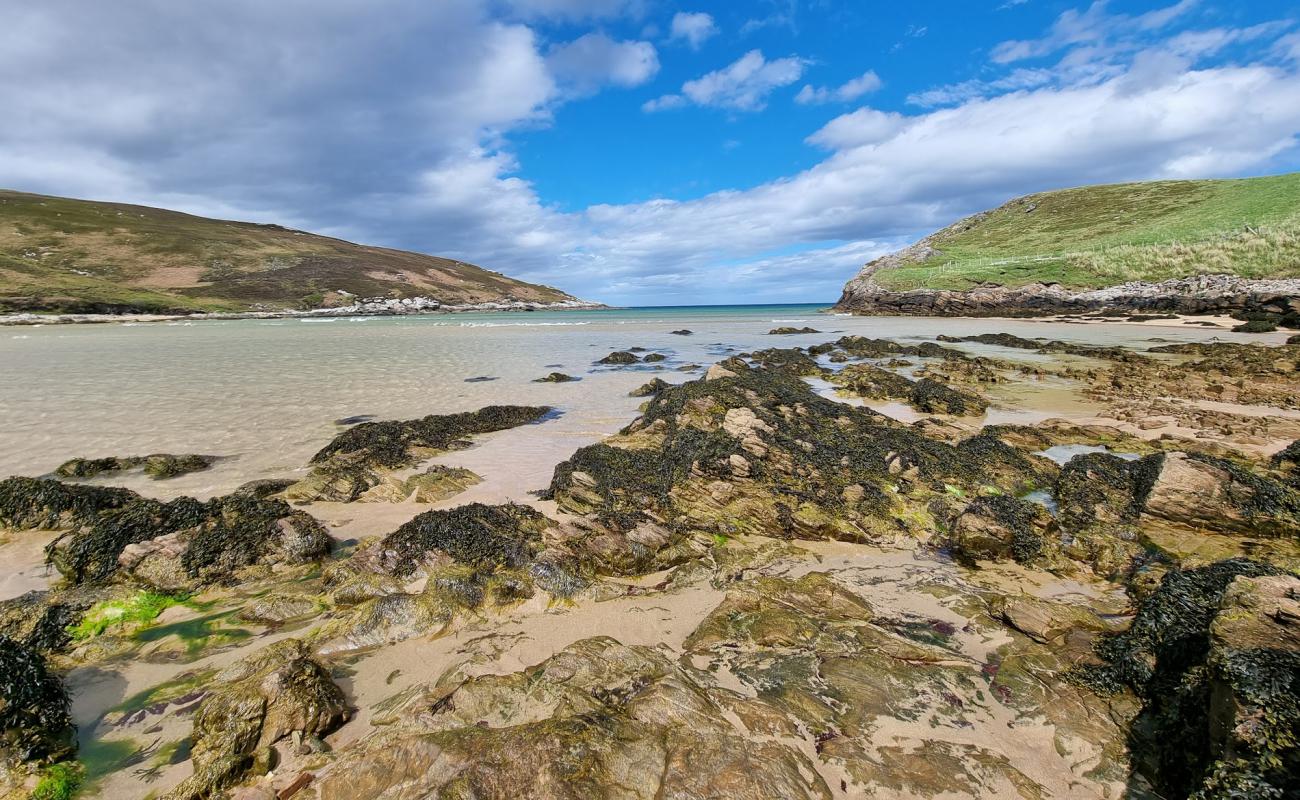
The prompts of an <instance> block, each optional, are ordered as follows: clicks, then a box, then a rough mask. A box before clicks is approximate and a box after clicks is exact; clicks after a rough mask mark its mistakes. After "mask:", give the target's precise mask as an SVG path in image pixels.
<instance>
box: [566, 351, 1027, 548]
mask: <svg viewBox="0 0 1300 800" xmlns="http://www.w3.org/2000/svg"><path fill="white" fill-rule="evenodd" d="M1041 470H1042V467H1040V466H1039V465H1035V464H1034V463H1033V462H1032V460H1031V459H1029V458H1027V457H1026V456H1025V455H1023V454H1021V453H1018V452H1016V451H1015V450H1014V449H1013V448H1010V447H1007V446H1006V445H1003V444H1002V443H1001V442H998V441H996V440H994V439H988V438H981V437H974V438H972V439H970V440H968V441H963V442H960V443H958V444H956V445H954V444H949V443H946V442H940V441H935V440H933V439H930V438H928V437H926V436H924V435H922V434H921V433H918V432H916V431H914V430H911V429H908V428H906V427H904V426H902V425H900V424H899V423H896V422H895V421H893V420H891V419H889V418H887V417H884V416H881V415H878V414H875V413H874V412H871V411H868V410H866V409H862V408H854V407H851V406H847V405H845V404H842V403H837V402H834V401H832V400H827V399H825V398H823V397H820V396H818V395H817V394H816V393H814V392H813V391H812V390H811V389H810V387H809V386H808V384H807V383H805V382H804V381H802V380H800V379H799V378H797V377H794V376H793V375H791V374H789V373H788V372H787V371H785V370H782V369H768V368H757V367H750V366H748V365H747V364H746V363H745V362H743V361H742V360H740V359H731V360H729V361H727V362H724V363H723V364H718V365H714V367H713V368H711V369H710V370H709V373H708V374H707V375H706V376H705V378H704V379H703V380H699V381H692V382H690V383H687V384H684V385H682V386H677V387H672V388H667V389H663V390H661V391H660V392H659V393H658V394H657V395H655V397H654V398H653V399H652V400H651V401H650V403H649V404H648V405H647V407H646V410H645V413H644V415H643V416H642V417H641V418H640V419H638V420H637V421H636V422H634V423H633V424H632V425H630V426H628V427H627V428H625V429H624V430H623V431H622V432H621V433H620V434H619V435H618V436H616V437H612V438H610V439H607V440H605V441H604V442H602V443H600V444H596V445H591V446H589V447H585V448H583V449H581V450H579V451H578V452H576V453H575V454H574V455H573V457H571V458H570V459H569V460H568V461H566V462H564V463H562V464H561V465H560V466H559V467H557V468H556V472H555V476H554V478H553V480H552V483H551V488H550V493H551V496H553V497H554V499H555V500H556V501H557V502H558V503H559V505H560V508H561V509H562V510H564V511H566V512H569V513H571V514H576V515H580V517H581V519H579V520H576V521H574V522H571V523H569V524H566V525H563V526H561V528H560V530H559V532H558V533H557V534H556V539H557V540H560V541H563V542H564V545H565V546H566V547H568V548H570V549H571V550H572V551H573V552H574V553H575V554H577V555H578V558H579V560H580V561H582V562H583V563H590V564H593V565H595V566H596V568H597V569H598V570H599V571H604V572H609V573H613V574H619V573H628V572H633V573H635V572H642V571H649V570H652V569H657V568H663V567H666V566H671V565H672V564H674V563H679V562H680V561H681V560H684V559H688V558H690V557H692V555H693V554H698V553H699V552H700V549H701V547H702V546H703V547H707V544H705V543H707V542H708V541H709V537H712V536H730V535H735V534H742V533H749V534H760V535H764V536H771V537H777V538H800V539H826V538H832V539H842V540H846V541H863V542H865V541H880V540H886V541H888V540H893V539H894V538H895V537H900V536H901V537H905V538H922V539H923V538H927V537H928V536H929V535H930V534H931V533H932V532H933V530H934V528H935V517H936V514H937V515H939V516H940V517H946V515H947V514H948V513H949V510H948V509H947V506H948V504H949V501H950V500H952V499H953V497H954V492H956V493H961V492H963V491H969V492H970V493H971V494H978V493H981V492H982V491H983V487H986V486H989V487H991V486H993V485H994V484H1002V485H1003V489H1002V490H1001V491H1003V492H1004V493H1011V494H1015V493H1018V491H1019V488H1018V487H1021V486H1023V485H1025V484H1026V483H1032V482H1033V481H1035V480H1038V479H1041V478H1042V477H1043V474H1042V472H1041ZM960 487H965V490H963V489H962V488H960Z"/></svg>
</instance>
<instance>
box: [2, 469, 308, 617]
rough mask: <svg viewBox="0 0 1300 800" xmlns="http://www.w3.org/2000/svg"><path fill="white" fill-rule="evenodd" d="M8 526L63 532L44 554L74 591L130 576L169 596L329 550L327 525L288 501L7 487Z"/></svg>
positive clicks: (29, 482)
mask: <svg viewBox="0 0 1300 800" xmlns="http://www.w3.org/2000/svg"><path fill="white" fill-rule="evenodd" d="M0 525H4V526H6V527H9V528H14V529H18V530H24V529H37V528H39V529H47V530H60V529H61V530H64V531H65V532H64V533H62V534H60V535H59V536H58V537H57V538H56V539H55V540H54V541H53V542H51V543H50V544H49V545H48V546H47V548H46V555H47V558H48V560H49V562H50V563H51V564H53V565H54V566H55V567H56V568H57V569H58V570H59V572H61V573H62V574H63V576H64V577H65V578H66V579H67V580H68V581H69V582H70V583H72V584H83V583H92V584H93V583H102V582H105V581H108V580H110V579H113V578H118V577H129V578H130V579H131V580H133V581H136V582H138V583H142V584H144V585H146V586H151V587H155V588H158V589H160V590H163V591H180V590H192V589H194V588H196V587H198V586H202V585H207V584H212V583H222V582H225V581H228V580H230V579H231V578H232V577H234V575H235V574H236V573H237V572H239V571H240V570H242V569H244V568H245V567H249V566H252V565H254V564H262V565H265V566H269V565H273V564H302V563H306V562H308V561H313V560H316V559H319V558H320V557H321V556H323V555H325V554H326V553H328V552H329V550H330V545H331V539H330V538H329V536H328V534H326V533H325V530H324V528H323V527H322V526H321V525H320V523H319V522H317V521H316V520H315V519H313V518H312V517H311V516H309V515H307V514H306V513H304V512H301V511H295V510H293V509H292V508H290V507H289V506H288V505H287V504H285V503H284V502H283V501H280V500H263V499H259V498H257V497H254V496H252V495H248V494H239V493H236V494H231V495H227V496H225V497H217V498H213V499H212V500H208V501H205V502H203V501H199V500H195V499H193V498H190V497H181V498H177V499H176V500H172V501H169V502H166V503H163V502H160V501H158V500H153V499H150V498H147V497H142V496H140V495H138V494H136V493H135V492H132V491H129V490H127V489H116V488H104V487H96V486H80V485H76V484H67V483H60V482H58V481H53V480H45V479H37V478H9V479H7V480H5V481H0Z"/></svg>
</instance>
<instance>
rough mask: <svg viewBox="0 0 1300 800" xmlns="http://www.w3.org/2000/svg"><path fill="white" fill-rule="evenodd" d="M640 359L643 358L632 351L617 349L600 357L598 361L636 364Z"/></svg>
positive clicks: (602, 362) (598, 362)
mask: <svg viewBox="0 0 1300 800" xmlns="http://www.w3.org/2000/svg"><path fill="white" fill-rule="evenodd" d="M640 361H641V358H640V357H639V356H637V354H636V353H633V352H630V351H628V350H615V351H614V352H612V353H610V354H609V355H607V356H605V357H604V358H602V359H600V360H599V361H597V362H596V363H597V364H618V365H623V364H636V363H639V362H640Z"/></svg>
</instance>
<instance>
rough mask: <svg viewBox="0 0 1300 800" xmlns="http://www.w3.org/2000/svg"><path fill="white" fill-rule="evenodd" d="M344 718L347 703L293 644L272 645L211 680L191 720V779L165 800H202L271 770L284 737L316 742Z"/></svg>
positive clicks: (301, 647)
mask: <svg viewBox="0 0 1300 800" xmlns="http://www.w3.org/2000/svg"><path fill="white" fill-rule="evenodd" d="M349 716H350V711H349V710H348V707H347V698H346V697H345V696H344V694H343V691H342V690H341V689H340V688H339V687H338V686H337V685H335V683H334V681H333V680H331V679H330V676H329V672H328V671H327V670H326V669H325V668H324V667H323V666H321V665H320V663H319V662H317V661H315V660H314V659H313V658H312V657H311V656H310V655H309V654H308V650H307V648H306V646H305V645H304V644H303V643H302V642H300V641H298V640H296V639H286V640H283V641H280V642H276V643H275V644H272V645H270V646H268V647H266V648H264V649H262V650H259V651H257V652H256V653H254V654H253V655H251V656H249V657H248V658H246V659H244V660H243V661H240V662H238V663H236V664H234V665H233V666H231V667H228V668H227V669H225V670H224V671H222V672H221V673H219V674H218V675H217V676H216V677H215V679H213V681H212V682H211V684H210V685H209V687H208V693H207V695H206V696H205V697H204V698H203V701H202V703H200V705H199V707H198V710H197V711H196V712H195V714H194V733H193V737H192V741H193V745H192V748H191V751H190V759H191V761H193V764H194V774H193V775H192V776H191V777H189V778H187V779H185V780H184V781H182V782H181V783H180V784H179V785H178V786H176V787H175V788H173V789H172V790H171V791H169V792H167V794H166V795H164V797H165V798H166V800H203V799H204V798H209V797H212V796H213V795H215V794H216V793H218V792H221V791H223V790H225V789H228V788H229V787H231V786H233V785H234V784H236V783H238V782H239V781H240V780H241V779H242V778H243V777H244V776H245V775H246V774H248V773H249V772H250V771H251V770H254V769H255V768H256V769H261V770H263V771H265V770H266V769H267V768H269V767H270V766H272V764H273V758H274V757H273V755H272V754H271V752H270V748H271V746H272V745H275V744H276V743H277V742H279V741H280V740H281V739H283V738H285V737H287V736H289V735H290V734H299V735H301V736H304V737H319V736H323V735H325V734H327V733H329V732H330V731H331V730H333V729H334V728H336V727H338V726H339V725H340V724H342V723H343V722H344V721H346V720H347V719H348V717H349Z"/></svg>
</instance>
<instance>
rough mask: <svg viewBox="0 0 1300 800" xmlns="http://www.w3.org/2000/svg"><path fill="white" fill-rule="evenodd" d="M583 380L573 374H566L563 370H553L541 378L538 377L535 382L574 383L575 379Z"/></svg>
mask: <svg viewBox="0 0 1300 800" xmlns="http://www.w3.org/2000/svg"><path fill="white" fill-rule="evenodd" d="M577 380H582V379H581V378H575V377H573V376H572V375H566V374H564V373H563V372H552V373H550V374H549V375H546V376H544V377H541V378H537V379H536V380H534V381H533V383H572V382H573V381H577Z"/></svg>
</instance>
